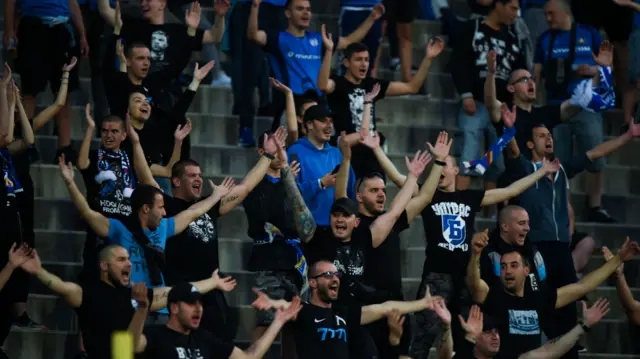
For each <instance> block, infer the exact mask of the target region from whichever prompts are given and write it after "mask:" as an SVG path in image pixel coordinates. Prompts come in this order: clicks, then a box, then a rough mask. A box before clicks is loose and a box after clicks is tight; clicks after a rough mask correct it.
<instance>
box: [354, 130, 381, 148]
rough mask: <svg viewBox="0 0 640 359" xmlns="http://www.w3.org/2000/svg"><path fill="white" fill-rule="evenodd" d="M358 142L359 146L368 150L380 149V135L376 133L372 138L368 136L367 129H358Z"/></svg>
mask: <svg viewBox="0 0 640 359" xmlns="http://www.w3.org/2000/svg"><path fill="white" fill-rule="evenodd" d="M358 142H359V143H360V144H361V145H365V146H367V147H369V148H370V149H372V150H374V149H376V148H378V147H380V135H379V134H378V132H376V133H375V134H374V135H373V136H371V135H369V131H368V130H367V129H360V138H359V139H358Z"/></svg>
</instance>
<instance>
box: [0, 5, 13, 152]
mask: <svg viewBox="0 0 640 359" xmlns="http://www.w3.org/2000/svg"><path fill="white" fill-rule="evenodd" d="M10 2H12V1H11V0H8V1H5V3H6V4H8V3H10ZM6 6H7V8H8V7H9V5H6ZM10 81H11V68H10V67H9V65H7V63H6V62H5V63H4V72H3V74H2V81H0V147H4V146H6V145H8V144H10V143H11V142H12V141H11V138H10V137H13V135H11V136H9V126H10V124H11V121H10V120H9V102H8V101H7V91H8V86H9V82H10Z"/></svg>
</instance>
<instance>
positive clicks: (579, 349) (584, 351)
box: [576, 344, 589, 353]
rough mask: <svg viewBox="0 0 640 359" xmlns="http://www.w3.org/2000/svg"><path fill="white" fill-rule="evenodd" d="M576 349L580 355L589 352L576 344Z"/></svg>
mask: <svg viewBox="0 0 640 359" xmlns="http://www.w3.org/2000/svg"><path fill="white" fill-rule="evenodd" d="M576 348H578V353H586V352H588V351H589V350H587V348H585V347H583V346H582V345H580V344H576Z"/></svg>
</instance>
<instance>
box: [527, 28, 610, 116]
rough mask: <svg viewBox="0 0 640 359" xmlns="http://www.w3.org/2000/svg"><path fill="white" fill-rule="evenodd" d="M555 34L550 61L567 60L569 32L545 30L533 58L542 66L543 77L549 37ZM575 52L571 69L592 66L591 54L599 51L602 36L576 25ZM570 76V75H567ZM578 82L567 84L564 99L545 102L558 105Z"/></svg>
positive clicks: (591, 29)
mask: <svg viewBox="0 0 640 359" xmlns="http://www.w3.org/2000/svg"><path fill="white" fill-rule="evenodd" d="M553 32H556V33H557V35H556V38H555V40H554V41H553V49H552V51H551V58H552V59H567V58H569V46H570V44H571V31H557V30H547V31H545V32H544V33H542V35H540V37H539V38H538V43H537V44H536V51H535V56H534V63H536V64H542V67H543V71H542V73H543V75H544V67H545V66H546V65H547V63H548V61H549V45H550V42H551V35H552V34H553ZM575 43H576V52H575V59H574V61H573V64H572V65H571V66H572V68H573V69H575V68H576V67H578V66H579V65H589V66H594V65H595V64H596V63H595V61H594V60H593V54H594V53H596V54H597V53H598V51H599V49H600V43H602V35H600V33H599V32H598V30H596V29H595V28H594V27H591V26H587V25H581V24H577V25H576V42H575ZM567 75H570V74H567ZM579 82H580V80H579V79H576V80H572V81H570V82H569V88H568V89H567V92H566V94H565V95H566V96H565V97H564V98H547V102H548V103H550V104H554V103H560V102H562V101H564V100H566V99H568V98H569V97H570V94H571V93H572V92H573V89H574V88H575V86H576V85H577V84H578V83H579Z"/></svg>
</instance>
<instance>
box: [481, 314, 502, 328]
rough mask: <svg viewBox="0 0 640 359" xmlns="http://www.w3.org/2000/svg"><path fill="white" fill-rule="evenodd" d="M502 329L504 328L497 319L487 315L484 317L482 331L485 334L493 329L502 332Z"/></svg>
mask: <svg viewBox="0 0 640 359" xmlns="http://www.w3.org/2000/svg"><path fill="white" fill-rule="evenodd" d="M500 328H502V325H501V324H500V322H499V321H498V320H497V319H496V318H493V317H491V316H489V315H487V314H486V313H485V314H483V315H482V331H483V332H488V331H490V330H493V329H497V330H500Z"/></svg>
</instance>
